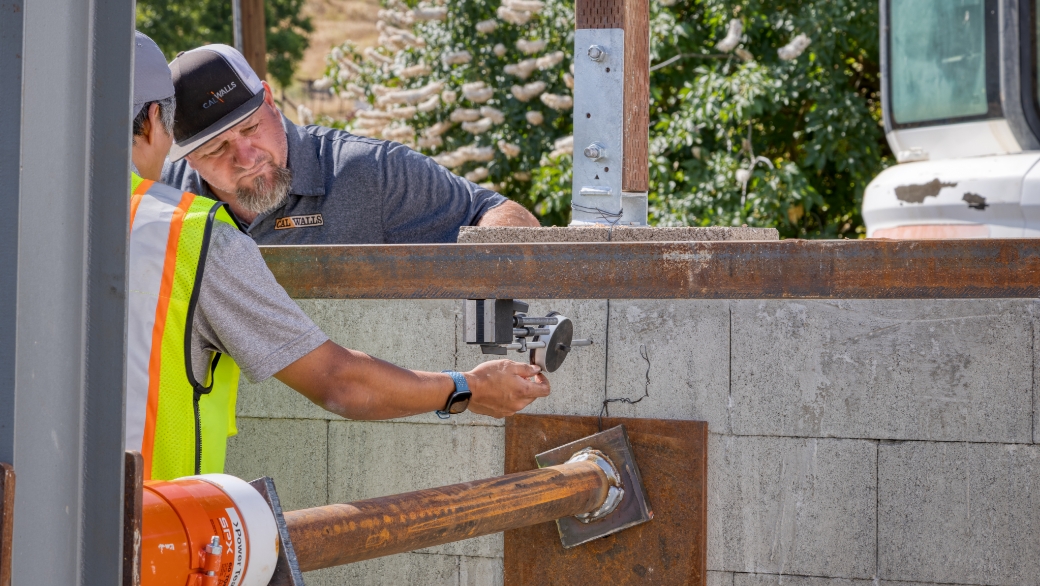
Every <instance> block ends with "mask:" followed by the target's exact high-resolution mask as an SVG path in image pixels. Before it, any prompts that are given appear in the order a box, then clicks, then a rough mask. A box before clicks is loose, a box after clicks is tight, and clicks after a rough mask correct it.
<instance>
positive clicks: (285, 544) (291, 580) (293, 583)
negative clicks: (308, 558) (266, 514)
mask: <svg viewBox="0 0 1040 586" xmlns="http://www.w3.org/2000/svg"><path fill="white" fill-rule="evenodd" d="M249 484H250V486H252V487H253V488H255V489H256V491H257V492H259V493H260V495H261V496H263V497H264V500H266V501H267V504H268V505H270V507H271V512H272V513H274V520H275V524H276V525H277V526H278V541H279V547H278V563H277V564H275V567H274V575H273V576H271V581H270V582H269V583H268V586H304V584H303V574H302V573H301V572H300V564H299V563H298V562H297V561H296V551H295V550H294V549H293V544H292V540H290V539H289V529H288V528H287V527H286V526H285V517H283V516H282V503H281V501H280V500H278V491H277V490H275V488H274V480H271V479H270V478H268V477H267V476H262V477H260V478H257V479H256V480H254V481H252V482H250V483H249Z"/></svg>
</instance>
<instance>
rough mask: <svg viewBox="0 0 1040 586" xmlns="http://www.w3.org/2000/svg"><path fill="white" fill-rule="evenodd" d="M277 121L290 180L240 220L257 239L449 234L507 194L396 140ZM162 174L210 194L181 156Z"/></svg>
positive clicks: (416, 238)
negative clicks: (283, 194)
mask: <svg viewBox="0 0 1040 586" xmlns="http://www.w3.org/2000/svg"><path fill="white" fill-rule="evenodd" d="M282 121H283V122H282V123H283V125H284V126H285V135H286V139H287V142H288V145H289V157H288V159H289V162H288V167H289V169H290V170H291V171H292V174H293V177H292V185H291V187H290V189H289V197H288V198H287V199H286V201H285V203H283V204H282V205H281V206H279V207H278V208H276V209H274V210H272V211H270V212H267V213H266V214H261V215H259V216H257V218H256V219H255V220H254V221H253V223H252V224H250V225H249V226H248V227H247V228H246V232H247V233H248V234H249V235H250V236H252V237H253V240H255V241H256V242H257V243H258V244H405V243H436V242H455V241H456V239H457V238H458V234H459V228H460V227H461V226H473V225H475V224H476V223H477V221H478V220H480V218H481V217H482V216H483V215H484V214H485V213H487V211H488V210H490V209H491V208H493V207H495V206H497V205H499V204H501V203H502V202H504V201H505V200H506V198H505V197H503V196H501V195H499V194H497V193H495V192H494V191H491V190H488V189H484V188H482V187H480V186H478V185H476V184H474V183H472V182H470V181H467V180H466V179H464V178H462V177H459V176H457V175H455V174H453V173H451V172H450V171H448V170H447V169H445V168H444V167H442V166H440V165H438V164H437V163H435V162H434V161H433V159H431V158H429V157H427V156H425V155H423V154H420V153H417V152H415V151H413V150H412V149H410V148H408V147H406V146H404V145H402V144H399V143H396V142H390V141H384V140H376V139H372V138H365V137H362V136H355V135H353V134H350V133H349V132H345V131H342V130H336V129H333V128H324V127H321V126H297V125H295V124H293V123H292V122H290V121H289V120H288V119H287V118H285V117H284V116H283V117H282ZM162 182H163V183H166V184H168V185H172V186H174V187H177V188H178V189H182V190H184V191H190V192H192V193H198V194H200V195H205V196H207V197H212V198H214V199H217V197H216V196H215V195H214V194H213V192H212V191H211V190H210V189H209V186H208V185H207V184H206V182H205V181H203V180H202V178H201V177H200V176H199V174H198V173H197V172H196V171H195V170H194V169H192V168H191V167H190V166H189V165H188V162H187V160H184V159H182V160H180V161H178V162H176V163H170V162H167V164H166V166H165V168H164V169H163V175H162Z"/></svg>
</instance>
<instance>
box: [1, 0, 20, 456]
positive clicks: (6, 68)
mask: <svg viewBox="0 0 1040 586" xmlns="http://www.w3.org/2000/svg"><path fill="white" fill-rule="evenodd" d="M22 11H23V6H22V1H21V0H0V104H3V107H0V209H2V210H5V213H6V214H7V217H8V223H7V224H8V227H7V229H6V230H0V275H3V278H0V462H8V463H13V462H14V361H15V335H14V332H15V329H14V326H15V313H16V312H15V299H16V298H17V290H18V279H16V278H15V275H17V270H18V230H14V229H12V227H13V224H14V222H12V221H11V220H12V219H14V218H17V217H18V177H19V172H18V167H19V161H18V145H19V142H20V137H21V124H22V107H21V105H22V23H23V20H22Z"/></svg>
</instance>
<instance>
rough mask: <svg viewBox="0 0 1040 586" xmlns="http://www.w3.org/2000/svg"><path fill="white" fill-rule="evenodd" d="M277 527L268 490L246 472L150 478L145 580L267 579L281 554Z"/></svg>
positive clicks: (232, 585) (194, 583)
mask: <svg viewBox="0 0 1040 586" xmlns="http://www.w3.org/2000/svg"><path fill="white" fill-rule="evenodd" d="M247 490H248V491H251V492H252V494H250V493H249V492H247ZM254 496H255V498H253V497H254ZM235 497H237V498H235ZM243 497H245V498H243ZM243 501H245V502H243ZM258 503H259V504H258ZM274 531H275V529H274V519H273V514H272V513H271V511H270V509H269V508H266V503H265V502H264V501H263V497H261V496H260V495H259V493H257V492H256V491H255V489H253V488H252V487H251V486H249V485H248V484H246V483H245V482H243V481H241V480H239V479H236V478H233V477H228V476H225V475H222V474H221V475H207V476H201V477H188V478H179V479H177V480H173V481H170V482H165V481H147V482H145V484H144V494H143V502H142V526H141V585H142V586H254V585H256V584H264V585H266V584H267V581H269V580H270V577H271V574H272V573H273V571H274V565H275V562H276V560H277V555H278V546H277V539H276V537H275V535H274ZM261 536H262V538H261ZM258 538H259V539H258ZM251 541H254V543H251Z"/></svg>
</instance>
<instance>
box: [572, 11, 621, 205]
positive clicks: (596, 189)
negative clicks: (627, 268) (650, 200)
mask: <svg viewBox="0 0 1040 586" xmlns="http://www.w3.org/2000/svg"><path fill="white" fill-rule="evenodd" d="M624 104H625V31H624V29H619V28H607V29H578V30H576V31H574V184H573V189H572V194H571V205H572V206H573V207H572V211H571V225H575V224H611V223H625V224H627V223H628V222H625V221H624V219H623V217H618V218H615V217H613V216H612V215H610V214H617V213H618V212H620V211H622V207H621V206H622V202H621V170H622V168H623V167H622V156H623V154H624V152H623V151H624V142H623V138H624V118H623V111H624ZM586 151H587V152H586ZM597 209H598V210H603V211H605V212H607V213H606V214H604V213H601V212H599V211H596V210H597ZM627 215H628V210H624V216H627Z"/></svg>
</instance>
